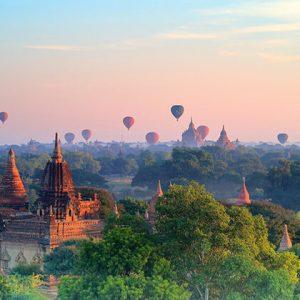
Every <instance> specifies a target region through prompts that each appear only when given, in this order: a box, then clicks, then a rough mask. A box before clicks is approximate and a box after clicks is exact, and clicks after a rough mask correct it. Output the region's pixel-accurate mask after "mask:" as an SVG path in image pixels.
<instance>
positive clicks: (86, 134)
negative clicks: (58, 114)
mask: <svg viewBox="0 0 300 300" xmlns="http://www.w3.org/2000/svg"><path fill="white" fill-rule="evenodd" d="M81 135H82V137H83V138H84V139H85V141H86V142H87V141H88V140H89V139H90V138H91V137H92V131H91V130H90V129H84V130H82V132H81Z"/></svg>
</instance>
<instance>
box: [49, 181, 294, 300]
mask: <svg viewBox="0 0 300 300" xmlns="http://www.w3.org/2000/svg"><path fill="white" fill-rule="evenodd" d="M132 203H134V205H132ZM137 203H138V202H137ZM123 205H124V207H128V211H129V213H127V212H126V210H125V209H124V211H123V213H122V214H121V215H120V217H119V218H116V217H115V216H113V215H107V226H106V229H105V234H104V237H103V240H101V241H92V240H90V241H83V242H81V243H77V244H76V245H73V246H72V247H73V248H72V254H68V253H67V254H66V253H65V251H66V249H65V248H66V246H65V245H63V246H62V247H60V248H58V249H57V250H56V251H53V253H52V254H51V255H50V257H49V259H47V260H46V266H45V269H46V270H48V272H50V271H51V272H56V273H55V274H57V276H61V283H60V285H59V290H58V291H59V297H60V298H61V299H208V298H207V297H209V299H245V300H246V299H249V300H250V299H251V300H252V299H253V300H254V299H266V300H267V299H287V300H289V299H291V300H292V299H296V298H297V287H298V283H299V282H298V281H299V279H298V271H299V270H300V260H299V258H298V254H299V249H298V248H299V246H294V248H293V249H292V251H291V252H280V253H279V252H276V250H275V247H274V245H273V244H272V243H271V242H270V241H269V240H268V237H269V235H268V228H267V226H266V223H265V221H264V219H263V217H262V215H260V214H256V215H252V214H251V212H250V211H251V210H254V209H255V207H250V208H249V209H247V208H239V207H226V206H224V205H223V204H221V203H220V202H218V201H216V200H215V199H214V197H213V196H212V195H211V194H209V193H208V192H207V191H206V190H205V188H204V187H203V186H201V185H198V184H196V183H192V184H190V185H188V186H179V185H173V186H172V188H170V189H169V191H168V192H167V193H165V194H164V197H163V198H160V199H159V201H158V203H157V205H156V210H157V223H156V226H155V230H154V231H153V230H152V229H151V228H150V227H149V225H148V224H147V223H146V221H145V220H144V218H143V216H142V215H141V214H135V213H134V211H135V209H133V207H135V205H136V203H135V201H133V200H132V199H129V201H128V199H127V202H126V201H125V203H123ZM272 209H273V210H274V211H275V215H276V213H277V210H276V207H275V206H274V207H272V208H270V210H272ZM258 210H259V207H258V208H256V211H258ZM261 210H262V211H264V209H262V208H261ZM266 210H267V209H266ZM278 215H279V216H280V214H278ZM269 226H271V227H272V223H270V224H269ZM274 232H275V231H274ZM67 256H68V259H67V261H68V267H67V268H66V269H64V270H63V272H62V271H61V270H60V267H58V270H54V271H53V268H52V267H53V266H54V265H55V266H58V265H59V261H62V260H65V258H66V257H67ZM51 266H52V267H51ZM56 268H57V267H56Z"/></svg>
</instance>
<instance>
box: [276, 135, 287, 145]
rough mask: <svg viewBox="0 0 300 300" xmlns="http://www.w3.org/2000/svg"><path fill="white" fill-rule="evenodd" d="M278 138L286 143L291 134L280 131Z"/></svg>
mask: <svg viewBox="0 0 300 300" xmlns="http://www.w3.org/2000/svg"><path fill="white" fill-rule="evenodd" d="M277 138H278V141H279V143H280V144H282V145H284V144H285V143H286V142H287V141H288V139H289V136H288V135H287V134H286V133H279V134H278V136H277Z"/></svg>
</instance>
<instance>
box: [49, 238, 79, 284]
mask: <svg viewBox="0 0 300 300" xmlns="http://www.w3.org/2000/svg"><path fill="white" fill-rule="evenodd" d="M77 245H79V243H78V242H75V241H74V242H71V241H68V242H65V243H64V244H62V245H61V246H60V247H58V248H55V249H53V251H52V252H51V253H50V254H49V255H47V256H45V258H44V268H45V272H46V274H49V275H54V276H55V277H57V278H59V277H60V276H63V275H68V274H73V272H74V268H75V261H76V257H77V256H76V255H77V252H76V251H77V247H76V246H77Z"/></svg>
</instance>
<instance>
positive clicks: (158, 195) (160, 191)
mask: <svg viewBox="0 0 300 300" xmlns="http://www.w3.org/2000/svg"><path fill="white" fill-rule="evenodd" d="M163 194H164V193H163V190H162V188H161V184H160V180H158V182H157V188H156V194H155V196H157V197H161V196H162V195H163Z"/></svg>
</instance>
